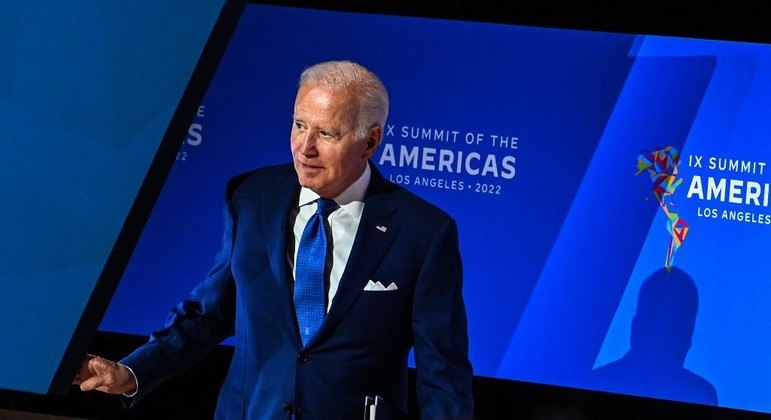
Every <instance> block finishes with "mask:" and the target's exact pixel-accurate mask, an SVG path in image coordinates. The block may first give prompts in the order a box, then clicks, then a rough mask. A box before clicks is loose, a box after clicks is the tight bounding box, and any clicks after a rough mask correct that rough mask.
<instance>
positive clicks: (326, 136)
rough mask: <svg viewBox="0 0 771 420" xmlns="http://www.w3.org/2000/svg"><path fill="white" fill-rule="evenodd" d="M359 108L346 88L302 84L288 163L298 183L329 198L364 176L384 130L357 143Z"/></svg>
mask: <svg viewBox="0 0 771 420" xmlns="http://www.w3.org/2000/svg"><path fill="white" fill-rule="evenodd" d="M357 112H358V108H357V104H356V102H355V101H354V96H353V93H352V92H350V90H348V89H337V90H335V89H331V88H327V87H311V86H302V87H300V89H299V90H298V92H297V99H296V100H295V111H294V122H293V125H292V136H291V137H292V139H291V148H292V159H293V161H294V168H295V170H296V171H297V176H298V177H299V179H300V185H302V186H303V187H306V188H310V189H311V190H313V191H314V192H315V193H317V194H318V195H320V196H322V197H324V198H333V197H335V196H337V195H339V194H340V193H341V192H343V190H345V189H346V188H348V186H349V185H351V184H352V183H353V182H354V181H356V180H357V179H358V178H359V177H360V176H361V174H362V173H363V172H364V168H365V166H366V165H367V160H368V159H369V158H370V157H371V156H372V154H373V153H374V152H375V149H377V146H378V145H379V144H380V138H381V134H382V128H381V127H379V126H375V127H373V128H372V129H370V131H369V133H368V135H367V137H366V138H364V139H358V140H357V139H356V133H355V128H356V117H357Z"/></svg>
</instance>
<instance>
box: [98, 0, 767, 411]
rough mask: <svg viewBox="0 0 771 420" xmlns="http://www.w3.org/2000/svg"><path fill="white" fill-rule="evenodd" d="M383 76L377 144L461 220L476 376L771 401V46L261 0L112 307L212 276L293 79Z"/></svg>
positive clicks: (159, 301)
mask: <svg viewBox="0 0 771 420" xmlns="http://www.w3.org/2000/svg"><path fill="white" fill-rule="evenodd" d="M329 59H352V60H356V61H359V62H361V63H362V64H364V65H366V66H368V67H370V68H371V69H372V70H374V71H375V72H376V73H377V74H379V75H380V76H381V78H382V79H383V81H384V82H385V84H386V85H387V86H388V87H389V90H390V95H391V104H392V108H391V114H390V116H389V121H388V124H387V127H386V128H385V137H384V140H383V143H382V144H381V146H380V149H379V150H378V152H377V153H376V155H375V157H374V159H373V160H374V162H375V163H376V164H377V166H378V167H379V168H380V170H381V171H382V172H383V173H384V175H385V176H386V177H387V178H389V179H391V180H392V181H394V182H396V183H399V184H401V185H403V186H404V187H405V188H407V189H409V190H412V191H414V192H415V193H417V194H419V195H421V196H423V197H425V198H427V199H428V200H430V201H432V202H434V203H436V204H438V205H439V206H440V207H442V208H444V209H446V210H447V211H448V212H449V213H450V214H452V215H453V216H454V217H455V218H456V219H457V221H458V224H459V229H460V241H461V251H462V255H463V260H464V270H465V282H464V295H465V298H466V302H467V305H468V316H469V333H470V353H471V359H472V363H473V365H474V370H475V373H476V374H477V375H479V376H484V377H493V378H500V379H512V380H519V381H528V382H535V383H543V384H552V385H559V386H568V387H577V388H583V389H594V390H602V391H610V392H617V393H624V394H631V395H640V396H648V397H655V398H661V399H667V400H674V401H682V402H689V403H700V404H708V405H717V406H722V407H732V408H739V409H746V410H754V411H761V412H771V399H769V398H768V397H767V396H768V393H769V391H771V358H769V357H768V355H767V352H768V349H769V348H771V335H769V334H768V332H767V326H768V325H771V311H769V310H768V309H767V302H768V301H769V299H771V286H769V284H768V283H766V281H765V279H767V278H768V277H769V275H770V274H771V259H769V258H767V256H766V253H767V249H768V247H769V245H771V211H770V210H769V207H768V206H769V194H771V191H770V190H771V188H770V187H769V186H770V185H771V176H770V175H769V173H768V172H769V171H771V168H768V167H766V162H768V161H769V160H771V149H770V148H769V147H768V146H767V144H768V143H767V142H768V138H769V137H770V136H771V125H769V118H768V115H769V111H771V69H769V64H771V46H768V45H762V44H751V43H738V42H725V41H715V40H704V39H686V38H675V37H662V36H646V35H644V34H641V35H634V34H615V33H603V32H592V31H578V30H566V29H547V28H536V27H524V26H514V25H503V24H492V23H479V22H462V21H450V20H440V19H429V18H417V17H396V16H386V15H370V14H357V13H346V12H333V11H314V10H307V9H297V8H287V7H276V6H264V5H249V6H247V8H246V9H245V12H244V14H243V16H242V18H241V21H240V23H239V25H238V27H237V28H236V32H235V34H234V35H233V38H232V40H231V42H230V44H229V47H228V49H227V51H226V52H225V55H224V57H223V60H222V62H221V64H220V66H219V68H218V70H217V73H216V75H215V77H214V79H213V81H212V83H211V86H210V88H209V90H208V93H207V94H206V96H205V99H204V101H203V102H202V103H201V105H200V107H199V109H198V115H197V117H196V120H195V122H194V123H193V124H192V125H191V126H190V129H189V132H188V135H187V136H186V138H185V139H184V142H185V144H184V145H183V147H182V149H181V150H180V152H179V155H178V156H177V161H176V163H175V164H174V167H173V169H172V171H171V174H170V176H169V179H168V181H167V183H166V185H165V186H164V189H163V192H162V194H161V196H160V199H159V201H158V203H157V205H156V208H155V211H154V212H153V214H152V216H151V217H150V220H149V222H148V225H147V228H146V229H145V231H144V234H143V236H142V238H141V240H140V242H139V244H138V247H137V250H136V252H135V254H134V256H133V258H132V260H131V261H130V263H129V266H128V268H127V270H126V273H125V276H124V278H123V280H122V282H121V284H120V286H119V288H118V291H117V293H116V296H115V298H114V300H113V302H112V304H111V306H110V308H109V309H108V312H107V314H106V316H105V319H104V322H103V323H102V326H101V328H102V329H103V330H107V331H118V332H124V333H133V334H141V335H146V334H149V333H150V332H151V331H153V330H154V329H157V328H159V327H161V326H162V325H163V322H164V319H165V316H166V313H167V312H168V310H169V309H170V308H171V307H172V306H174V305H175V304H176V303H177V302H178V301H179V300H182V299H184V298H185V297H186V296H187V294H188V292H189V291H190V290H191V289H192V288H193V286H194V285H195V284H196V283H198V282H199V281H201V280H202V279H203V278H204V276H205V275H206V273H207V272H208V270H209V268H210V265H211V264H212V263H213V260H214V255H215V254H216V252H217V249H218V246H219V240H220V237H221V232H222V219H221V211H222V205H223V199H224V196H225V184H226V181H227V180H228V179H229V178H230V177H231V176H233V175H235V174H238V173H241V172H244V171H247V170H250V169H252V168H254V167H258V166H262V165H267V164H274V163H279V162H287V161H289V160H290V159H291V156H290V152H289V131H290V128H291V123H292V109H293V101H294V94H295V90H296V83H297V76H298V75H299V73H300V72H301V71H302V69H303V68H304V67H305V66H307V65H309V64H312V63H314V62H318V61H322V60H329Z"/></svg>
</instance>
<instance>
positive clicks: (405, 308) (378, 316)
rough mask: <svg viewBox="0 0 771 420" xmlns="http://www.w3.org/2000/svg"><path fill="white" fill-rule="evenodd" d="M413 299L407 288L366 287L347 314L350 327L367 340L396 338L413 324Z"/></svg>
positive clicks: (400, 336)
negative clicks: (377, 289)
mask: <svg viewBox="0 0 771 420" xmlns="http://www.w3.org/2000/svg"><path fill="white" fill-rule="evenodd" d="M411 313H412V302H411V299H410V298H409V297H408V296H407V292H406V291H404V290H399V289H397V290H389V291H382V290H381V291H374V290H364V291H362V292H361V295H359V297H358V299H356V303H355V304H354V305H353V307H352V308H351V310H350V312H349V313H348V314H346V316H345V320H346V321H347V323H348V327H349V328H350V330H349V331H352V332H355V334H356V335H357V336H358V337H360V338H361V337H365V338H366V339H367V340H375V341H383V340H386V341H387V340H396V339H400V338H403V337H404V334H405V331H406V330H409V329H410V328H411Z"/></svg>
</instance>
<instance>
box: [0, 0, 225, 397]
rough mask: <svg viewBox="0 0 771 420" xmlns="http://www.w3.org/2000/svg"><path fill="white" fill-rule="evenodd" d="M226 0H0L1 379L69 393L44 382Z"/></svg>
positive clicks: (14, 386)
mask: <svg viewBox="0 0 771 420" xmlns="http://www.w3.org/2000/svg"><path fill="white" fill-rule="evenodd" d="M223 3H224V2H223V1H221V0H200V1H192V2H185V4H184V5H182V4H179V3H176V4H174V3H166V2H160V3H159V2H156V1H144V0H143V1H133V2H130V4H124V2H101V1H85V2H84V1H63V2H61V1H60V2H37V1H11V2H10V3H8V2H5V3H4V4H3V7H2V9H3V10H2V13H0V28H2V30H0V32H2V40H1V41H0V56H2V57H3V65H2V66H0V121H2V123H0V126H2V129H1V130H0V136H1V137H2V140H0V191H2V196H1V197H0V244H2V250H1V251H0V289H1V290H2V293H0V320H2V322H0V388H3V389H8V390H15V391H25V392H33V393H47V392H49V391H52V392H57V393H58V392H62V391H63V390H66V389H68V388H67V386H68V385H69V384H68V383H67V382H66V381H67V380H70V381H71V380H72V378H71V377H70V378H69V379H68V378H59V379H60V380H61V381H60V382H61V383H59V384H53V383H52V381H53V378H54V376H55V375H56V374H57V371H59V370H60V369H61V364H62V362H63V361H62V358H63V355H64V353H65V351H66V350H67V348H68V346H69V345H70V344H71V343H70V342H71V339H72V338H73V335H74V334H75V333H76V329H77V328H78V325H79V322H80V321H81V317H82V316H83V315H84V311H85V310H86V307H87V303H88V302H89V299H90V298H91V296H92V293H93V292H94V290H95V288H96V287H97V283H98V280H99V279H100V275H102V273H103V270H106V269H107V268H106V262H107V260H108V257H110V254H111V252H112V251H113V245H114V244H115V243H116V239H117V237H118V235H119V233H120V232H121V229H122V227H123V225H124V221H125V220H126V218H127V216H128V214H129V211H130V209H131V208H132V204H133V202H134V200H135V199H136V197H137V193H138V191H139V189H140V186H141V185H142V182H143V181H144V179H145V176H146V174H147V173H148V169H149V168H150V165H151V162H153V159H154V156H155V154H156V152H157V151H158V149H159V145H160V143H161V140H162V139H163V137H164V133H165V132H166V130H167V128H168V125H169V123H170V121H171V118H172V115H173V114H174V112H175V110H176V109H177V106H178V104H179V101H180V98H181V97H182V95H183V92H184V91H185V89H186V86H187V84H188V82H189V80H190V78H191V75H192V74H193V70H194V68H195V67H196V63H197V61H198V58H199V56H200V54H201V52H202V50H203V47H204V44H205V43H206V41H207V39H208V36H209V33H210V32H211V30H212V28H213V26H214V23H215V21H216V20H217V17H218V15H219V13H220V10H221V9H222V7H223ZM191 118H192V115H191ZM188 124H189V121H188ZM124 245H126V244H124ZM128 245H129V246H130V245H133V244H128ZM124 264H125V261H124ZM111 268H112V269H118V268H116V267H111ZM104 298H107V299H109V296H107V297H103V299H104ZM104 306H106V305H102V308H104ZM92 315H93V314H92ZM97 315H98V316H101V315H102V314H101V313H99V314H97ZM97 322H98V321H97ZM95 326H96V325H94V327H95ZM94 327H92V331H91V333H92V334H93V328H94ZM85 336H87V337H90V335H88V334H86V335H85ZM82 345H83V346H88V343H84V344H82ZM79 357H83V355H82V354H81V355H80V356H79ZM75 367H76V366H72V367H70V370H71V371H72V369H74V368H75ZM73 373H74V371H73ZM54 388H57V389H56V390H55V389H54Z"/></svg>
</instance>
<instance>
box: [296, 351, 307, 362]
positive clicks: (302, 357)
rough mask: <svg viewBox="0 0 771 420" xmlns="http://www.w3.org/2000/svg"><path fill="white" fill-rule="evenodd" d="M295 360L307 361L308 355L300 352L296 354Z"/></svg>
mask: <svg viewBox="0 0 771 420" xmlns="http://www.w3.org/2000/svg"><path fill="white" fill-rule="evenodd" d="M297 361H298V362H300V363H305V362H307V361H308V355H307V354H305V353H300V354H298V355H297Z"/></svg>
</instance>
